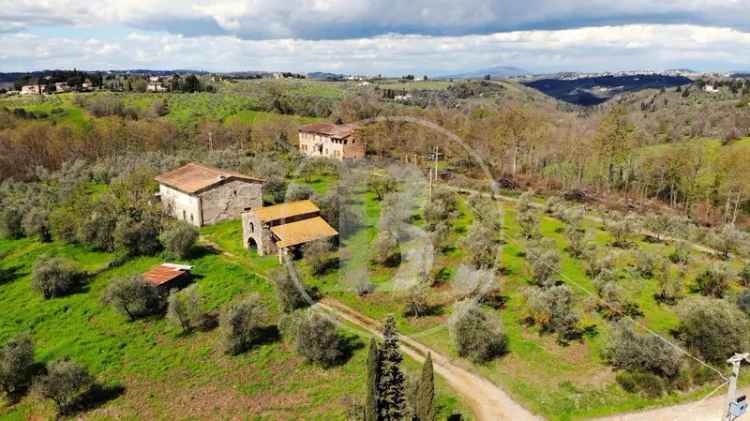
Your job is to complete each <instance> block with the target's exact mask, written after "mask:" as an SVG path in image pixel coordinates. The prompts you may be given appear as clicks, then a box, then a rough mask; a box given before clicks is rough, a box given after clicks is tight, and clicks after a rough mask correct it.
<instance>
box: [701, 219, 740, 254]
mask: <svg viewBox="0 0 750 421" xmlns="http://www.w3.org/2000/svg"><path fill="white" fill-rule="evenodd" d="M742 240H743V237H742V233H741V232H740V231H739V230H738V229H736V228H735V227H733V226H731V225H724V226H723V227H722V228H721V229H720V230H718V231H712V232H711V233H710V234H709V236H708V242H709V245H710V246H711V247H713V248H715V249H716V250H717V251H718V252H719V253H720V254H721V256H722V257H723V258H724V259H728V258H729V255H730V254H731V253H732V252H734V251H737V249H738V247H740V245H741V244H742Z"/></svg>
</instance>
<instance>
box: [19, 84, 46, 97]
mask: <svg viewBox="0 0 750 421" xmlns="http://www.w3.org/2000/svg"><path fill="white" fill-rule="evenodd" d="M45 92H47V86H46V85H25V86H22V87H21V95H40V94H43V93H45Z"/></svg>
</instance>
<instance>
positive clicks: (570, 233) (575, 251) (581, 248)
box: [564, 225, 590, 257]
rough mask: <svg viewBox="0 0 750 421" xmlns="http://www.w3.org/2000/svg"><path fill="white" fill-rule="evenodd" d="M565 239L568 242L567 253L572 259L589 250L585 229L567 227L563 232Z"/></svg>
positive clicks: (588, 239)
mask: <svg viewBox="0 0 750 421" xmlns="http://www.w3.org/2000/svg"><path fill="white" fill-rule="evenodd" d="M564 235H565V238H567V240H568V244H569V246H568V251H570V254H571V255H572V256H573V257H581V256H583V254H584V253H585V252H586V250H587V249H588V248H589V245H590V236H589V234H588V232H586V230H585V229H583V228H580V227H579V226H577V225H568V226H567V227H565V231H564Z"/></svg>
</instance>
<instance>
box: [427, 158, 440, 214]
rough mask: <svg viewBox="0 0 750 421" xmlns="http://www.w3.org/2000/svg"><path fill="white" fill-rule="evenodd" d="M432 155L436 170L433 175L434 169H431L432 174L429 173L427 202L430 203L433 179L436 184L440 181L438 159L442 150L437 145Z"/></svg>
mask: <svg viewBox="0 0 750 421" xmlns="http://www.w3.org/2000/svg"><path fill="white" fill-rule="evenodd" d="M430 155H431V156H430V158H432V159H433V161H434V162H435V168H434V174H433V169H432V168H430V173H429V174H430V175H429V177H430V181H429V183H428V187H427V202H428V203H429V202H430V201H432V183H433V179H434V182H435V183H437V179H438V158H439V157H440V149H439V148H438V146H437V145H435V148H434V149H433V150H432V153H431V154H430Z"/></svg>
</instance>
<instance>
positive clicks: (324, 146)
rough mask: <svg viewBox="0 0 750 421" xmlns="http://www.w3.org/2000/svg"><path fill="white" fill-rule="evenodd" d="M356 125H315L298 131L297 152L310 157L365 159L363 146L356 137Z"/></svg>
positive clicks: (303, 127)
mask: <svg viewBox="0 0 750 421" xmlns="http://www.w3.org/2000/svg"><path fill="white" fill-rule="evenodd" d="M357 129H359V126H358V125H356V124H330V123H315V124H308V125H306V126H302V127H301V128H300V130H299V150H300V152H302V153H303V154H304V155H307V156H310V157H322V158H331V159H338V160H340V161H344V160H349V159H361V158H364V157H365V144H364V142H363V141H362V140H361V139H360V138H359V136H357Z"/></svg>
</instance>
